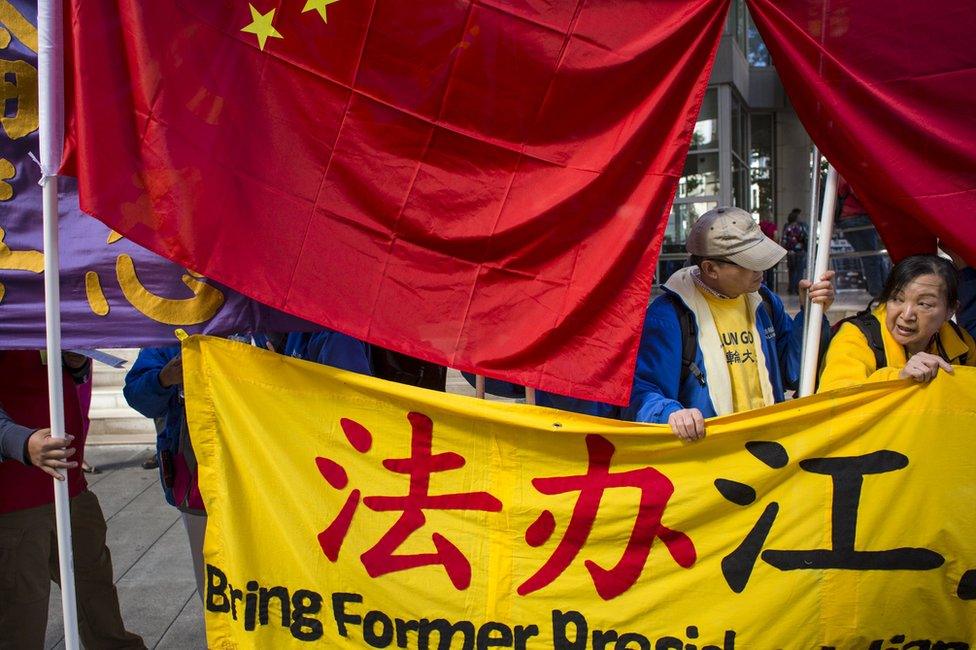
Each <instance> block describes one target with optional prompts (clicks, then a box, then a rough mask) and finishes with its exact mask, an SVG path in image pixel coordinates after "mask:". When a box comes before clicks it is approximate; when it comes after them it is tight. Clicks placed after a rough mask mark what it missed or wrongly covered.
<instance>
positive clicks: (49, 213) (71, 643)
mask: <svg viewBox="0 0 976 650" xmlns="http://www.w3.org/2000/svg"><path fill="white" fill-rule="evenodd" d="M61 17H62V6H61V2H60V0H40V1H39V2H38V5H37V33H38V50H37V63H38V66H37V67H38V99H39V109H40V110H39V113H40V114H39V124H40V147H41V186H42V188H43V219H44V315H45V322H46V327H47V384H48V397H49V402H50V409H51V435H52V436H53V437H55V438H64V433H65V432H64V392H63V385H62V383H61V381H62V372H63V371H62V369H61V292H60V268H61V264H60V259H59V255H58V176H57V173H58V166H59V165H60V163H61V150H62V146H63V139H64V117H63V115H64V104H63V102H64V97H63V95H64V64H63V49H62V42H63V41H62V34H61V30H62V24H63V23H62V18H61ZM51 480H53V481H54V512H55V517H56V519H57V531H58V562H59V564H60V567H61V611H62V613H63V617H64V646H65V648H67V650H77V649H78V647H79V645H80V644H79V642H78V607H77V602H76V598H75V571H74V552H73V548H72V546H71V504H70V501H69V498H68V481H67V480H63V481H58V480H56V479H51Z"/></svg>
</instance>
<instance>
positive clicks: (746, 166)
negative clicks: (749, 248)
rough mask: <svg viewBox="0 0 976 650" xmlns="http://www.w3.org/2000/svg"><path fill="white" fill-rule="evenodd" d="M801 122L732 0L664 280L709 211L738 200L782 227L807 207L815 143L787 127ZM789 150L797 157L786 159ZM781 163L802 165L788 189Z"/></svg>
mask: <svg viewBox="0 0 976 650" xmlns="http://www.w3.org/2000/svg"><path fill="white" fill-rule="evenodd" d="M781 122H782V123H783V124H784V125H785V126H786V127H787V128H785V129H784V128H781ZM798 124H799V123H798V121H797V119H796V116H795V114H794V113H793V111H792V109H791V108H790V107H789V104H788V102H787V101H786V99H785V93H784V92H783V90H782V86H781V84H780V82H779V79H778V77H777V76H776V72H775V69H774V68H773V67H772V63H771V61H770V57H769V52H768V51H767V50H766V46H765V44H764V43H763V42H762V38H760V36H759V32H758V30H757V29H756V26H755V24H754V23H753V21H752V18H751V16H750V15H749V13H748V11H747V10H746V7H745V3H744V0H734V1H733V2H732V5H731V8H730V11H729V16H728V20H727V23H726V29H725V33H724V35H723V37H722V42H721V44H720V46H719V52H718V56H717V59H716V62H715V66H714V68H713V71H712V76H711V79H710V82H709V89H708V91H707V93H706V94H705V97H704V100H703V101H702V106H701V110H700V112H699V115H698V120H697V122H696V124H695V130H694V133H693V135H692V140H691V146H690V149H689V152H688V158H687V160H686V162H685V167H684V171H683V173H682V176H681V178H680V179H679V181H678V188H677V191H676V193H675V198H674V203H673V206H672V208H671V216H670V219H669V221H668V225H667V229H666V231H665V238H664V244H663V247H662V250H661V253H662V256H661V261H660V266H659V268H658V273H657V277H658V278H659V279H661V280H663V279H666V278H667V277H668V275H670V273H671V272H673V270H674V269H675V268H678V267H680V266H681V263H683V261H684V258H685V257H686V256H685V252H684V250H685V249H684V244H685V240H686V239H687V235H688V231H689V229H690V228H691V226H692V225H693V224H694V223H695V220H696V219H697V218H698V217H699V216H700V215H701V214H703V213H704V212H706V211H707V210H710V209H712V208H714V207H716V206H719V205H735V206H738V207H741V208H743V209H745V210H747V211H749V212H751V213H752V215H753V217H754V218H755V219H756V220H757V221H759V220H769V221H773V222H775V223H777V224H779V222H780V221H782V220H783V219H784V218H785V214H786V213H788V212H789V210H790V209H791V208H793V207H803V206H804V205H805V204H802V203H799V201H800V200H801V199H802V198H803V196H804V195H805V194H806V195H808V193H809V188H808V187H806V185H807V184H808V181H807V182H804V181H803V180H802V178H800V176H802V175H804V174H808V173H809V168H808V167H809V159H808V156H809V147H810V141H809V138H808V137H807V136H806V133H805V131H803V130H802V127H800V128H799V129H797V128H789V127H791V126H792V127H795V126H797V125H798ZM781 139H782V140H783V142H782V144H783V145H784V146H782V147H780V146H778V145H780V144H781V143H780V140H781ZM784 149H785V150H786V151H787V152H789V153H790V154H791V155H787V156H786V160H783V161H781V160H780V158H781V155H780V154H781V153H782V150H784ZM791 158H792V159H791ZM780 162H783V163H786V164H790V165H792V166H795V165H796V163H797V162H799V163H800V167H801V170H800V174H799V175H794V176H796V178H792V179H782V180H783V181H784V182H786V183H788V184H789V183H792V185H793V186H791V187H789V188H784V187H783V186H782V184H780V185H779V186H778V184H777V182H778V181H779V180H781V179H779V178H778V175H777V170H778V163H780ZM803 164H806V165H807V167H803ZM807 177H808V176H807ZM780 199H783V200H784V201H785V202H786V203H787V204H788V205H782V206H781V205H779V204H780V203H781V201H780ZM804 212H806V210H804ZM781 213H782V214H781Z"/></svg>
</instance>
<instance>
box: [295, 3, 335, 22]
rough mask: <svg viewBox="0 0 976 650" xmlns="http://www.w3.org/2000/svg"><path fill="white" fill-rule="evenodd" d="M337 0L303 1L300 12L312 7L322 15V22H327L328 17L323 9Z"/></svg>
mask: <svg viewBox="0 0 976 650" xmlns="http://www.w3.org/2000/svg"><path fill="white" fill-rule="evenodd" d="M336 2H339V0H307V1H306V2H305V8H304V9H302V13H305V12H307V11H312V10H313V9H314V10H315V11H317V12H319V15H320V16H322V22H323V23H327V22H329V19H328V18H327V17H326V15H325V10H326V9H328V7H329V5H331V4H334V3H336Z"/></svg>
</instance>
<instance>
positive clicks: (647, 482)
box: [518, 435, 697, 600]
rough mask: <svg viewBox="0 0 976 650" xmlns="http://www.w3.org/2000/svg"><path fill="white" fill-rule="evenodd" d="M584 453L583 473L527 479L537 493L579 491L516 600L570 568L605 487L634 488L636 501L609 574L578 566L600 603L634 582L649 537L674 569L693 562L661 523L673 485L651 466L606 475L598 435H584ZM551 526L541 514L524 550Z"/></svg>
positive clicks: (606, 445) (607, 447)
mask: <svg viewBox="0 0 976 650" xmlns="http://www.w3.org/2000/svg"><path fill="white" fill-rule="evenodd" d="M586 449H587V452H588V455H589V467H588V468H587V470H586V474H583V475H577V476H557V477H552V478H536V479H533V480H532V485H533V486H535V488H536V489H537V490H538V491H539V492H541V493H542V494H549V495H552V494H565V493H567V492H579V498H578V499H577V500H576V505H575V506H574V507H573V514H572V516H571V517H570V521H569V525H568V526H567V527H566V532H565V533H564V535H563V538H562V539H561V540H560V541H559V544H558V545H557V546H556V548H555V550H554V551H553V553H552V555H551V556H550V557H549V559H548V560H547V561H546V563H545V564H543V565H542V567H541V568H539V570H538V571H536V572H535V574H533V575H532V576H531V577H530V578H529V579H528V580H526V581H525V582H523V583H522V584H521V586H519V588H518V593H519V594H520V595H522V596H525V595H528V594H531V593H532V592H534V591H538V590H539V589H542V588H543V587H545V586H547V585H549V584H550V583H551V582H553V581H554V580H555V579H556V578H558V577H559V576H560V575H562V573H563V571H565V570H566V569H567V568H568V567H569V565H570V564H572V562H573V560H574V559H575V558H576V556H577V554H579V552H580V550H581V549H582V548H583V546H584V545H585V544H586V540H587V539H588V538H589V536H590V531H591V530H592V529H593V523H594V522H595V521H596V515H597V512H598V511H599V509H600V501H601V500H602V499H603V493H604V492H605V491H606V490H607V489H609V488H637V489H639V490H640V495H641V496H640V505H639V506H638V509H637V517H636V518H635V520H634V527H633V530H632V531H631V534H630V539H629V540H628V542H627V547H626V548H625V549H624V553H623V556H622V557H621V558H620V561H619V562H617V564H616V565H615V566H613V567H612V568H610V569H604V568H603V567H601V566H599V565H597V564H596V563H595V562H593V561H591V560H587V561H586V562H584V564H585V566H586V568H587V570H588V571H589V572H590V576H591V577H592V578H593V585H594V586H595V587H596V591H597V593H598V594H599V595H600V597H601V598H603V599H604V600H610V599H611V598H615V597H617V596H619V595H620V594H622V593H623V592H625V591H627V590H628V589H630V587H632V586H633V585H634V583H635V582H637V578H639V577H640V574H641V572H642V571H643V570H644V564H645V562H646V561H647V556H648V555H649V554H650V552H651V544H652V543H653V541H654V538H655V537H659V538H660V539H661V541H662V542H664V545H665V546H666V547H667V549H668V551H669V552H670V553H671V557H672V558H674V561H675V562H677V563H678V565H679V566H682V567H684V568H688V567H690V566H691V565H693V564H694V563H695V560H696V559H697V553H696V551H695V545H694V544H693V543H692V541H691V539H690V538H689V537H688V536H687V535H685V534H684V533H682V532H679V531H675V530H671V529H670V528H667V527H666V526H664V525H663V524H662V523H661V517H662V515H663V514H664V509H665V507H667V504H668V500H669V499H670V498H671V495H672V494H673V493H674V485H673V484H672V483H671V481H670V480H668V478H667V477H666V476H665V475H664V474H662V473H661V472H659V471H657V470H656V469H654V468H653V467H643V468H641V469H634V470H630V471H626V472H618V473H611V472H610V460H611V459H612V458H613V453H614V451H615V448H614V446H613V444H611V443H610V441H609V440H607V439H606V438H604V437H603V436H598V435H589V436H586ZM555 525H556V524H555V518H554V517H553V514H552V512H550V511H549V510H545V511H543V513H542V514H541V515H539V517H538V518H537V519H536V520H535V522H534V523H533V524H532V525H531V526H529V528H528V529H527V530H526V531H525V541H526V542H527V543H528V544H529V545H530V546H541V545H542V544H545V543H546V542H547V541H549V538H550V537H551V536H552V533H553V530H554V529H555Z"/></svg>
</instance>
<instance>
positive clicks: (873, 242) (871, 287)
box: [840, 214, 891, 296]
mask: <svg viewBox="0 0 976 650" xmlns="http://www.w3.org/2000/svg"><path fill="white" fill-rule="evenodd" d="M863 226H868V227H867V228H864V229H863V230H850V231H849V230H847V229H848V228H860V227H863ZM840 227H841V229H842V230H843V231H844V232H843V234H844V239H846V240H847V242H848V243H849V244H850V245H851V247H852V248H853V249H854V250H855V251H857V252H858V253H864V252H871V251H877V250H879V249H881V248H882V247H883V244H882V242H881V238H880V237H879V236H878V231H877V230H876V229H875V227H874V225H873V224H872V223H871V220H870V219H869V218H868V215H866V214H861V215H857V216H855V217H848V218H847V219H844V220H843V221H841V222H840ZM860 260H861V268H862V269H864V282H865V283H866V284H867V290H868V293H870V294H871V295H872V296H877V295H878V294H879V293H881V289H882V288H883V287H884V283H885V280H886V279H887V277H888V272H889V271H890V270H891V263H890V262H889V261H888V257H887V255H882V254H875V255H865V256H864V257H862V258H860Z"/></svg>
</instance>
